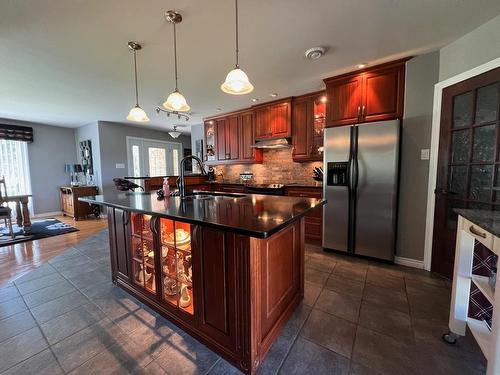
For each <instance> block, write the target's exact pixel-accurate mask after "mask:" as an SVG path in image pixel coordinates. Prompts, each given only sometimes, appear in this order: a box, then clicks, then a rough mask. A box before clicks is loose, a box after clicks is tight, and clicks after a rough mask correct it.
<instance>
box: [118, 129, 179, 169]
mask: <svg viewBox="0 0 500 375" xmlns="http://www.w3.org/2000/svg"><path fill="white" fill-rule="evenodd" d="M125 138H126V144H127V170H128V172H127V173H128V174H129V176H133V173H134V171H133V169H131V166H132V155H131V154H130V152H129V150H130V143H131V142H133V141H136V142H141V143H142V142H155V143H163V144H165V145H171V146H179V147H180V155H179V160H181V159H182V157H183V152H184V146H183V144H182V143H181V142H170V141H163V140H159V139H152V138H141V137H133V136H129V135H127V136H126V137H125ZM141 168H142V169H144V166H143V165H141ZM141 172H142V174H144V171H141Z"/></svg>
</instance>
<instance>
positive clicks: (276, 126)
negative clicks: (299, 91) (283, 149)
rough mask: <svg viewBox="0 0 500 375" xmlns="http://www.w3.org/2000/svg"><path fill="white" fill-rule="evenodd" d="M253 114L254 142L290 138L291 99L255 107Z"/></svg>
mask: <svg viewBox="0 0 500 375" xmlns="http://www.w3.org/2000/svg"><path fill="white" fill-rule="evenodd" d="M254 112H255V139H256V140H263V139H270V138H281V137H285V138H286V137H291V135H292V101H291V98H287V99H282V100H279V101H275V102H270V103H265V104H261V105H259V106H255V107H254Z"/></svg>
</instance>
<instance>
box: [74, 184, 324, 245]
mask: <svg viewBox="0 0 500 375" xmlns="http://www.w3.org/2000/svg"><path fill="white" fill-rule="evenodd" d="M220 194H224V193H220ZM79 200H80V201H82V202H86V203H90V204H97V205H101V206H107V207H114V208H119V209H123V210H128V211H135V212H140V213H144V214H149V215H155V216H160V217H164V218H168V219H175V220H179V221H184V222H187V223H191V224H199V225H205V226H209V227H213V228H218V229H222V230H227V231H230V232H235V233H239V234H243V235H246V236H251V237H257V238H267V237H269V236H271V235H272V234H274V233H276V232H278V231H279V230H281V229H282V228H284V227H286V226H288V225H289V224H291V223H292V222H294V221H295V220H298V219H300V218H301V217H303V216H304V215H306V214H307V213H308V212H310V211H311V210H313V209H315V208H317V207H320V206H322V205H324V204H325V203H326V200H324V199H315V198H299V197H288V196H270V195H260V194H242V195H241V197H237V198H236V197H230V198H228V197H220V196H215V197H214V198H213V199H181V198H179V197H169V198H166V199H164V200H158V199H157V197H156V192H152V193H150V192H148V193H143V192H137V193H134V192H105V193H104V194H103V195H95V196H89V197H81V198H79Z"/></svg>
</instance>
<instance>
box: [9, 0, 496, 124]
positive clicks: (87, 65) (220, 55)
mask: <svg viewBox="0 0 500 375" xmlns="http://www.w3.org/2000/svg"><path fill="white" fill-rule="evenodd" d="M239 7H240V50H241V52H240V63H241V67H242V68H243V69H244V70H245V71H246V72H247V74H248V75H249V77H250V80H251V82H252V83H253V84H254V86H255V90H254V92H253V93H251V94H249V95H245V96H242V97H236V96H231V95H227V94H224V93H223V92H222V91H221V90H220V88H219V86H220V84H221V83H222V81H223V80H224V78H225V75H226V74H227V72H228V71H229V70H230V69H232V68H233V65H234V1H233V0H210V1H207V0H176V1H172V0H161V1H160V0H148V1H137V0H2V1H1V5H0V50H1V51H2V53H1V59H0V117H4V118H13V119H19V120H27V121H36V122H42V123H48V124H52V125H59V126H68V127H77V126H81V125H83V124H87V123H90V122H93V121H96V120H105V121H115V122H124V123H125V122H126V120H125V116H126V115H127V113H128V111H129V109H130V108H131V106H132V105H133V104H134V94H133V80H132V79H133V70H132V69H133V65H132V56H131V53H130V52H129V50H128V49H127V42H128V41H130V40H136V41H139V42H140V43H142V44H143V50H142V51H140V53H139V55H138V64H139V80H140V81H139V94H140V99H139V101H140V104H141V106H142V107H143V108H144V109H145V110H146V111H147V113H148V114H149V117H150V118H151V120H152V121H151V123H149V124H147V125H140V126H150V127H156V128H163V129H166V128H170V127H171V125H172V124H175V123H177V122H176V121H173V120H171V119H167V118H166V117H165V116H164V115H160V116H157V115H156V113H155V112H154V108H155V106H157V105H158V104H159V103H162V102H163V100H164V99H165V98H166V96H167V95H168V94H169V93H170V92H171V91H172V90H173V85H174V82H173V53H172V32H173V30H172V26H171V25H170V24H167V23H166V21H165V19H164V18H163V13H164V11H165V10H168V9H175V10H178V11H180V12H181V14H182V16H183V18H184V20H183V22H182V23H181V24H180V25H178V27H177V36H178V57H179V89H180V91H181V92H182V93H183V94H184V95H185V96H186V98H187V99H188V102H189V104H190V105H191V109H192V111H193V112H194V113H195V114H194V115H193V117H192V119H191V121H190V122H189V123H190V124H196V123H200V122H201V119H202V117H205V116H208V115H213V114H215V113H217V112H216V110H215V109H216V108H217V107H220V108H222V110H223V111H230V110H233V109H237V108H242V107H246V106H249V105H250V104H251V102H250V99H251V98H253V97H257V98H259V99H260V101H261V102H262V101H267V100H270V98H269V93H271V92H277V93H279V94H280V96H281V97H284V96H290V95H297V94H302V93H306V92H309V91H313V90H317V89H320V88H322V87H323V82H322V79H323V78H325V77H329V76H332V75H334V74H337V73H340V72H345V71H347V70H351V69H353V67H354V66H355V65H356V64H358V63H360V62H368V63H375V62H381V61H387V60H391V59H394V58H398V57H403V56H408V55H413V54H419V53H423V52H427V51H431V50H434V49H437V48H439V47H441V46H443V45H445V44H447V43H449V42H451V41H453V40H454V39H456V38H458V37H460V36H461V35H463V34H466V33H467V32H469V31H470V30H472V29H474V28H476V27H477V26H479V25H480V24H482V23H484V22H486V21H487V20H489V19H491V18H493V17H495V16H496V15H497V14H499V13H500V1H498V0H481V1H474V0H240V4H239ZM313 46H325V47H328V52H327V53H326V54H325V56H324V57H323V58H321V59H320V60H317V61H309V60H306V59H305V57H304V51H305V50H306V49H308V48H310V47H313ZM181 123H182V122H181Z"/></svg>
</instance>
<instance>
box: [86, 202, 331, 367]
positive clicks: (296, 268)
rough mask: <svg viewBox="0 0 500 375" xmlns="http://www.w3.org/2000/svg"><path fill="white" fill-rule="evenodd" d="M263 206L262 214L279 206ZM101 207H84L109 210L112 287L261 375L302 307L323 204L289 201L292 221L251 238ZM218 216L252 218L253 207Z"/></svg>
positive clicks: (238, 231)
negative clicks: (307, 259)
mask: <svg viewBox="0 0 500 375" xmlns="http://www.w3.org/2000/svg"><path fill="white" fill-rule="evenodd" d="M255 197H256V196H254V197H253V199H252V201H253V207H254V208H255V206H259V203H258V201H259V200H262V201H266V202H268V201H267V200H269V199H270V198H269V197H265V196H257V197H259V198H258V199H257V204H255V203H256V202H255V201H256V198H255ZM93 198H94V199H90V198H89V199H86V198H83V199H82V200H85V201H87V202H91V203H93V204H103V205H107V206H108V210H107V211H108V225H109V238H110V251H111V267H112V278H113V282H114V283H115V284H117V285H118V286H120V287H121V288H123V289H124V290H126V291H127V292H128V293H130V294H131V295H133V296H135V297H137V298H138V299H139V300H141V301H142V302H143V303H144V304H146V305H147V306H149V307H151V308H152V309H153V310H154V311H156V312H158V313H159V314H161V315H162V316H164V317H165V318H167V319H168V320H170V321H172V322H173V323H174V324H176V325H177V326H179V327H180V328H181V329H183V330H184V331H185V332H187V333H188V334H190V335H191V336H192V337H194V338H196V339H198V340H199V341H201V342H202V343H204V344H205V345H207V346H208V347H209V348H211V349H212V350H214V351H215V352H216V353H218V354H219V355H221V356H222V357H223V358H224V359H226V360H227V361H228V362H230V363H231V364H233V365H234V366H236V367H237V368H239V369H240V370H241V371H243V372H244V373H246V374H254V373H255V372H256V370H257V368H258V366H259V365H260V364H261V363H262V361H263V359H264V358H265V356H266V354H267V352H268V350H269V348H270V347H271V345H272V344H273V343H274V341H275V340H276V338H277V337H278V335H279V333H280V331H281V329H282V327H283V326H284V325H285V323H286V322H287V321H288V319H289V318H290V316H291V315H292V314H293V312H294V311H295V309H296V307H297V306H298V305H299V303H300V302H301V300H302V299H303V296H304V214H305V213H306V212H309V211H310V210H311V209H313V208H315V207H319V206H321V205H322V204H324V201H323V200H319V199H318V200H316V199H304V198H289V197H286V198H281V199H288V200H289V201H287V203H290V207H293V210H292V211H293V214H291V215H290V217H287V218H286V220H277V222H276V223H274V224H273V228H275V229H273V230H272V231H270V232H267V233H266V232H264V231H262V232H258V233H257V232H252V231H249V232H248V233H245V231H243V230H241V228H242V227H243V226H244V225H247V223H236V224H235V227H234V228H232V227H230V226H220V225H219V224H220V223H214V222H213V221H208V222H201V221H194V220H191V219H189V218H187V217H181V216H178V215H175V216H172V215H170V216H169V215H166V214H164V213H163V212H162V213H158V212H159V210H158V209H156V210H153V209H148V210H145V209H144V208H141V209H140V210H137V209H134V207H127V206H121V207H119V206H117V205H116V202H113V203H112V204H110V205H108V204H106V203H104V202H103V200H104V201H105V200H106V199H101V200H96V199H95V197H93ZM104 198H105V197H104ZM176 199H178V198H176ZM271 199H272V198H271ZM154 200H156V199H155V198H154ZM151 202H154V201H153V198H151ZM283 202H285V201H283ZM292 203H293V204H292ZM153 204H154V205H157V203H153ZM219 206H220V207H219ZM264 206H265V205H264ZM217 207H218V208H222V210H221V211H220V212H224V213H225V215H228V214H227V212H228V210H231V213H230V214H229V215H230V216H231V215H234V212H233V211H232V210H233V209H236V207H237V210H239V211H238V212H239V213H238V215H241V214H243V213H246V216H245V217H246V218H248V214H250V213H251V212H249V211H248V205H246V204H245V199H242V203H240V204H238V205H231V204H226V205H224V204H223V203H219V204H218V205H217ZM261 207H262V205H261ZM241 210H243V211H241ZM260 211H262V210H260ZM259 218H260V217H259ZM269 228H270V227H269ZM261 229H262V228H261ZM262 230H263V229H262Z"/></svg>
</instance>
